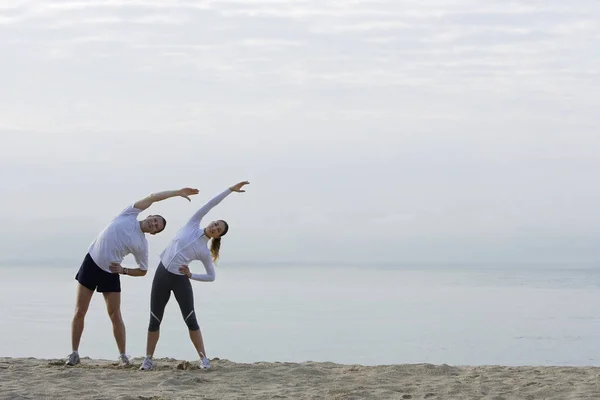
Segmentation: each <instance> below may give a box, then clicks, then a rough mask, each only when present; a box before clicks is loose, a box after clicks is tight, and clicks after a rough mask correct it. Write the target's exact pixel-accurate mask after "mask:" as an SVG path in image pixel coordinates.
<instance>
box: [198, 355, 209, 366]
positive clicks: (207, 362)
mask: <svg viewBox="0 0 600 400" xmlns="http://www.w3.org/2000/svg"><path fill="white" fill-rule="evenodd" d="M199 367H200V368H202V369H209V368H210V361H209V360H208V358H206V357H202V360H200V365H199Z"/></svg>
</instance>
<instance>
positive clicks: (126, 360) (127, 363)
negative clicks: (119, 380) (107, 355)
mask: <svg viewBox="0 0 600 400" xmlns="http://www.w3.org/2000/svg"><path fill="white" fill-rule="evenodd" d="M119 365H124V366H126V367H128V366H130V365H131V361H129V357H128V356H126V355H125V354H121V355H120V356H119Z"/></svg>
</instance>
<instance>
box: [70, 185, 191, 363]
mask: <svg viewBox="0 0 600 400" xmlns="http://www.w3.org/2000/svg"><path fill="white" fill-rule="evenodd" d="M194 194H198V189H192V188H183V189H180V190H172V191H165V192H160V193H154V194H151V195H149V196H148V197H146V198H144V199H142V200H139V201H137V202H135V203H134V204H133V205H130V206H128V207H127V208H125V209H124V210H123V211H121V213H120V214H119V215H117V216H116V217H115V218H114V219H113V220H112V221H111V222H110V223H109V224H108V225H107V226H106V227H105V228H104V229H103V230H102V232H100V235H98V237H97V238H96V239H95V240H94V241H93V242H92V244H91V245H90V247H89V249H88V254H86V256H85V258H84V260H83V263H82V264H81V267H80V268H79V271H78V272H77V275H75V279H76V280H77V281H78V282H79V285H78V288H77V302H76V304H75V316H74V317H73V322H72V324H71V344H72V346H73V352H72V353H71V354H70V355H69V356H68V358H67V361H66V365H71V366H74V365H77V364H79V363H80V359H79V342H80V340H81V334H82V333H83V326H84V319H85V315H86V313H87V310H88V307H89V305H90V301H91V300H92V295H93V294H94V291H95V290H96V291H98V292H99V293H102V294H103V295H104V301H105V302H106V310H107V311H108V315H109V317H110V320H111V321H112V325H113V334H114V336H115V341H116V342H117V347H118V349H119V353H120V356H119V361H120V363H121V364H123V365H130V361H129V358H128V357H127V355H125V324H124V323H123V318H122V316H121V281H120V276H119V274H123V275H130V276H145V275H146V272H147V270H148V241H147V239H146V236H145V234H146V233H149V234H151V235H155V234H157V233H159V232H161V231H162V230H163V229H164V228H165V225H166V223H167V222H166V220H165V219H164V218H163V217H162V216H160V215H150V216H148V217H147V218H146V219H144V220H143V221H138V220H137V216H138V214H139V213H140V212H142V211H144V210H146V209H147V208H148V207H150V206H151V205H152V204H153V203H155V202H158V201H162V200H165V199H168V198H170V197H175V196H181V197H184V198H186V199H187V200H188V201H191V200H190V198H189V196H191V195H194ZM128 254H133V256H134V257H135V260H136V263H137V264H138V266H139V268H123V267H122V266H121V262H123V259H124V258H125V256H127V255H128Z"/></svg>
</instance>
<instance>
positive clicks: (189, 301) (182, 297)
mask: <svg viewBox="0 0 600 400" xmlns="http://www.w3.org/2000/svg"><path fill="white" fill-rule="evenodd" d="M178 278H179V277H178ZM173 294H174V295H175V299H176V300H177V303H179V309H180V310H181V316H182V317H183V320H184V322H185V324H186V325H187V327H188V329H189V331H190V339H191V340H192V343H193V344H194V347H195V348H196V351H197V352H198V355H199V356H200V358H204V357H206V349H205V348H204V341H203V340H202V332H200V326H198V321H197V319H196V311H195V310H194V291H193V290H192V284H191V282H190V280H189V278H187V277H186V276H181V279H177V283H176V284H175V285H174V287H173Z"/></svg>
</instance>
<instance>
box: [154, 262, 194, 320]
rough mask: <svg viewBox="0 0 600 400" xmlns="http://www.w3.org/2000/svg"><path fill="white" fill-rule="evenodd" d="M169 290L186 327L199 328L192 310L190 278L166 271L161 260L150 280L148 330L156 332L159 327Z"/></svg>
mask: <svg viewBox="0 0 600 400" xmlns="http://www.w3.org/2000/svg"><path fill="white" fill-rule="evenodd" d="M171 291H172V292H173V294H175V300H177V303H179V308H180V309H181V315H182V316H183V320H184V321H185V323H186V325H187V326H188V328H189V329H190V330H191V331H197V330H198V329H200V327H199V326H198V321H197V320H196V313H195V311H194V292H193V290H192V283H191V282H190V279H189V278H188V277H187V276H185V275H177V274H173V273H171V272H169V271H167V269H166V268H165V267H164V265H163V264H162V262H161V263H160V264H159V265H158V268H157V269H156V273H155V274H154V280H153V281H152V291H151V293H150V324H149V326H148V331H150V332H156V331H158V330H159V329H160V323H161V321H162V319H163V315H164V313H165V307H166V306H167V303H168V302H169V299H170V298H171Z"/></svg>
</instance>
